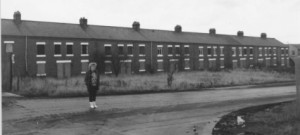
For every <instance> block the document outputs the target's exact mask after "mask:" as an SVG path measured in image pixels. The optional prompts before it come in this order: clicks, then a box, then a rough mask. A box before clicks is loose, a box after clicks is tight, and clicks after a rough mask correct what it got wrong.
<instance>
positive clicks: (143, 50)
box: [139, 44, 146, 56]
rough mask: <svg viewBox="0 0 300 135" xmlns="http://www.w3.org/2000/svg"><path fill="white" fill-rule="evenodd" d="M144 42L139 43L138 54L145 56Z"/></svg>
mask: <svg viewBox="0 0 300 135" xmlns="http://www.w3.org/2000/svg"><path fill="white" fill-rule="evenodd" d="M145 51H146V50H145V44H139V56H145V55H146V52H145Z"/></svg>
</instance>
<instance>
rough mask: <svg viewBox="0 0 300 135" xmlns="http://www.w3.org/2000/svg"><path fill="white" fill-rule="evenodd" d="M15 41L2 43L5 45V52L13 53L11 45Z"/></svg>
mask: <svg viewBox="0 0 300 135" xmlns="http://www.w3.org/2000/svg"><path fill="white" fill-rule="evenodd" d="M14 43H15V41H4V44H5V52H13V44H14Z"/></svg>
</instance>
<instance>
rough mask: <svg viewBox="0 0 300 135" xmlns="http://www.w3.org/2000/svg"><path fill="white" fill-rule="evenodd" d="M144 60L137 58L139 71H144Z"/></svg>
mask: <svg viewBox="0 0 300 135" xmlns="http://www.w3.org/2000/svg"><path fill="white" fill-rule="evenodd" d="M145 61H146V60H145V59H140V60H139V65H140V68H139V71H140V72H145V71H146V65H145Z"/></svg>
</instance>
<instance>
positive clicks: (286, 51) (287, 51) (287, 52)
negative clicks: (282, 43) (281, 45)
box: [285, 48, 289, 56]
mask: <svg viewBox="0 0 300 135" xmlns="http://www.w3.org/2000/svg"><path fill="white" fill-rule="evenodd" d="M287 54H289V48H285V56H287Z"/></svg>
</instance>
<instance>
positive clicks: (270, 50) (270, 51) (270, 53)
mask: <svg viewBox="0 0 300 135" xmlns="http://www.w3.org/2000/svg"><path fill="white" fill-rule="evenodd" d="M272 53H273V52H272V48H271V47H269V56H271V55H272Z"/></svg>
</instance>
